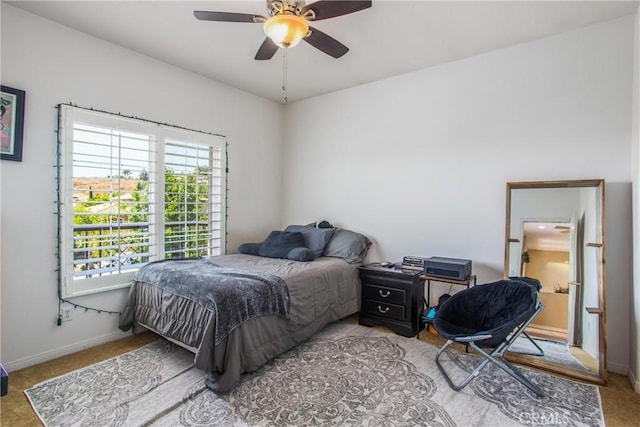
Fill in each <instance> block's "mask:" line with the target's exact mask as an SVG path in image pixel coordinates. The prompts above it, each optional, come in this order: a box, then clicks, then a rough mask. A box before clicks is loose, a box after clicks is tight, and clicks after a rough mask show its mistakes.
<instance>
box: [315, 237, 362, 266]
mask: <svg viewBox="0 0 640 427" xmlns="http://www.w3.org/2000/svg"><path fill="white" fill-rule="evenodd" d="M370 245H371V240H369V238H368V237H367V236H365V235H363V234H360V233H356V232H354V231H350V230H343V229H335V231H334V232H333V236H332V237H331V240H329V243H328V244H327V247H326V248H325V249H324V256H330V257H337V258H343V259H344V260H345V261H347V262H348V263H349V264H355V263H361V262H362V261H363V260H364V257H365V256H366V255H367V250H368V249H369V246H370Z"/></svg>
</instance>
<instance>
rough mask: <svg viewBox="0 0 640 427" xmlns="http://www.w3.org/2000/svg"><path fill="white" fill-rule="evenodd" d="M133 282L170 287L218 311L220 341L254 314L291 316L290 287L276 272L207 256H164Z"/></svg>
mask: <svg viewBox="0 0 640 427" xmlns="http://www.w3.org/2000/svg"><path fill="white" fill-rule="evenodd" d="M133 282H134V283H135V282H144V283H147V284H149V285H152V286H155V287H158V288H161V289H163V290H167V291H169V292H172V293H174V294H176V295H179V296H181V297H183V298H188V299H190V300H192V301H195V302H197V303H199V304H201V305H202V306H204V307H205V308H206V309H207V310H210V311H212V312H213V313H215V316H216V337H215V343H216V344H219V343H220V342H221V341H222V340H223V339H224V338H225V337H226V336H227V335H228V334H229V333H230V332H231V331H232V330H233V329H235V328H236V327H238V326H240V325H242V324H243V323H244V322H245V321H247V320H249V319H251V318H253V317H258V316H279V317H282V318H285V319H288V318H289V309H290V299H289V288H288V287H287V284H286V283H285V281H284V280H283V279H282V278H280V277H278V276H274V275H272V274H265V273H261V274H257V273H252V272H247V271H242V270H237V269H232V268H224V267H220V266H218V265H215V264H213V263H211V262H207V261H206V260H204V259H185V260H162V261H156V262H152V263H149V264H147V265H145V266H144V267H142V268H141V269H140V270H138V272H137V273H136V274H135V275H134V276H133Z"/></svg>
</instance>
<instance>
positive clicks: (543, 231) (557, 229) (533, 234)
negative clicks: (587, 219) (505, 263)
mask: <svg viewBox="0 0 640 427" xmlns="http://www.w3.org/2000/svg"><path fill="white" fill-rule="evenodd" d="M570 226H571V224H570V223H567V222H525V223H524V236H525V240H526V242H525V244H526V247H527V249H537V250H539V251H557V252H569V227H570Z"/></svg>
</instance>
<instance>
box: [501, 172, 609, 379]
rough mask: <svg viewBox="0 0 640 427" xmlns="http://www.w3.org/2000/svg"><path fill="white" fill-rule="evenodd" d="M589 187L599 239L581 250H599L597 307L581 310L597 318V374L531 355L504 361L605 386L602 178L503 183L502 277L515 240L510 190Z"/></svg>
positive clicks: (510, 354) (605, 328)
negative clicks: (594, 195) (594, 202)
mask: <svg viewBox="0 0 640 427" xmlns="http://www.w3.org/2000/svg"><path fill="white" fill-rule="evenodd" d="M579 187H592V188H596V189H597V190H598V192H597V194H598V198H597V202H598V203H599V206H600V212H599V215H598V217H599V218H597V220H598V222H599V229H600V236H599V238H600V240H599V241H596V242H585V244H584V246H585V247H591V248H596V250H599V251H600V253H599V256H598V264H599V265H598V284H599V286H598V307H585V310H586V312H587V313H589V315H594V314H595V315H598V316H599V322H598V325H599V331H598V342H599V354H598V356H599V357H598V364H599V366H598V372H597V373H592V372H589V371H588V370H580V369H575V368H570V367H567V366H562V365H560V364H555V363H551V362H548V361H545V360H540V359H536V358H535V356H525V355H517V354H514V353H508V352H507V354H505V356H506V357H507V359H509V360H511V361H513V362H516V363H520V364H523V365H528V366H532V367H534V368H539V369H543V370H546V371H549V372H553V373H555V374H560V375H563V376H567V377H571V378H575V379H579V380H583V381H588V382H592V383H596V384H601V385H606V383H607V337H606V333H607V323H606V312H605V307H606V305H605V289H606V279H605V276H606V275H605V205H604V180H603V179H587V180H568V181H528V182H507V197H506V216H505V245H504V247H505V252H504V277H505V278H508V276H509V245H510V243H513V242H514V241H519V240H518V239H513V238H512V237H511V236H510V233H511V191H512V190H517V189H535V188H579Z"/></svg>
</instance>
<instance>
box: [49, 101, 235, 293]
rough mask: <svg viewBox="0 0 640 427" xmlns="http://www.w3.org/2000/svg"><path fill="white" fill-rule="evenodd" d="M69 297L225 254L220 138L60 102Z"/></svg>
mask: <svg viewBox="0 0 640 427" xmlns="http://www.w3.org/2000/svg"><path fill="white" fill-rule="evenodd" d="M59 132H60V156H59V167H60V168H59V171H60V173H59V181H60V183H59V191H60V194H59V197H60V202H61V208H60V213H59V215H60V251H59V252H60V268H61V278H62V281H63V283H62V294H63V297H71V296H78V295H84V294H89V293H93V292H98V291H104V290H109V289H115V288H120V287H124V286H128V285H129V283H130V280H131V277H132V276H133V274H134V273H135V271H136V270H138V269H139V268H140V267H141V266H143V265H145V264H147V263H149V262H151V261H155V260H160V259H165V258H191V257H199V256H208V255H220V254H223V253H224V244H225V241H224V236H225V218H226V214H225V208H226V207H225V200H226V195H225V191H226V183H225V178H226V157H225V148H226V142H225V140H224V138H223V137H221V136H217V135H211V134H206V133H202V132H196V131H190V130H185V129H181V128H175V127H171V126H168V125H160V124H157V123H153V122H148V121H143V120H138V119H132V118H127V117H122V116H118V115H113V114H108V113H102V112H96V111H92V110H85V109H81V108H77V107H71V106H67V105H62V106H60V129H59Z"/></svg>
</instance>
